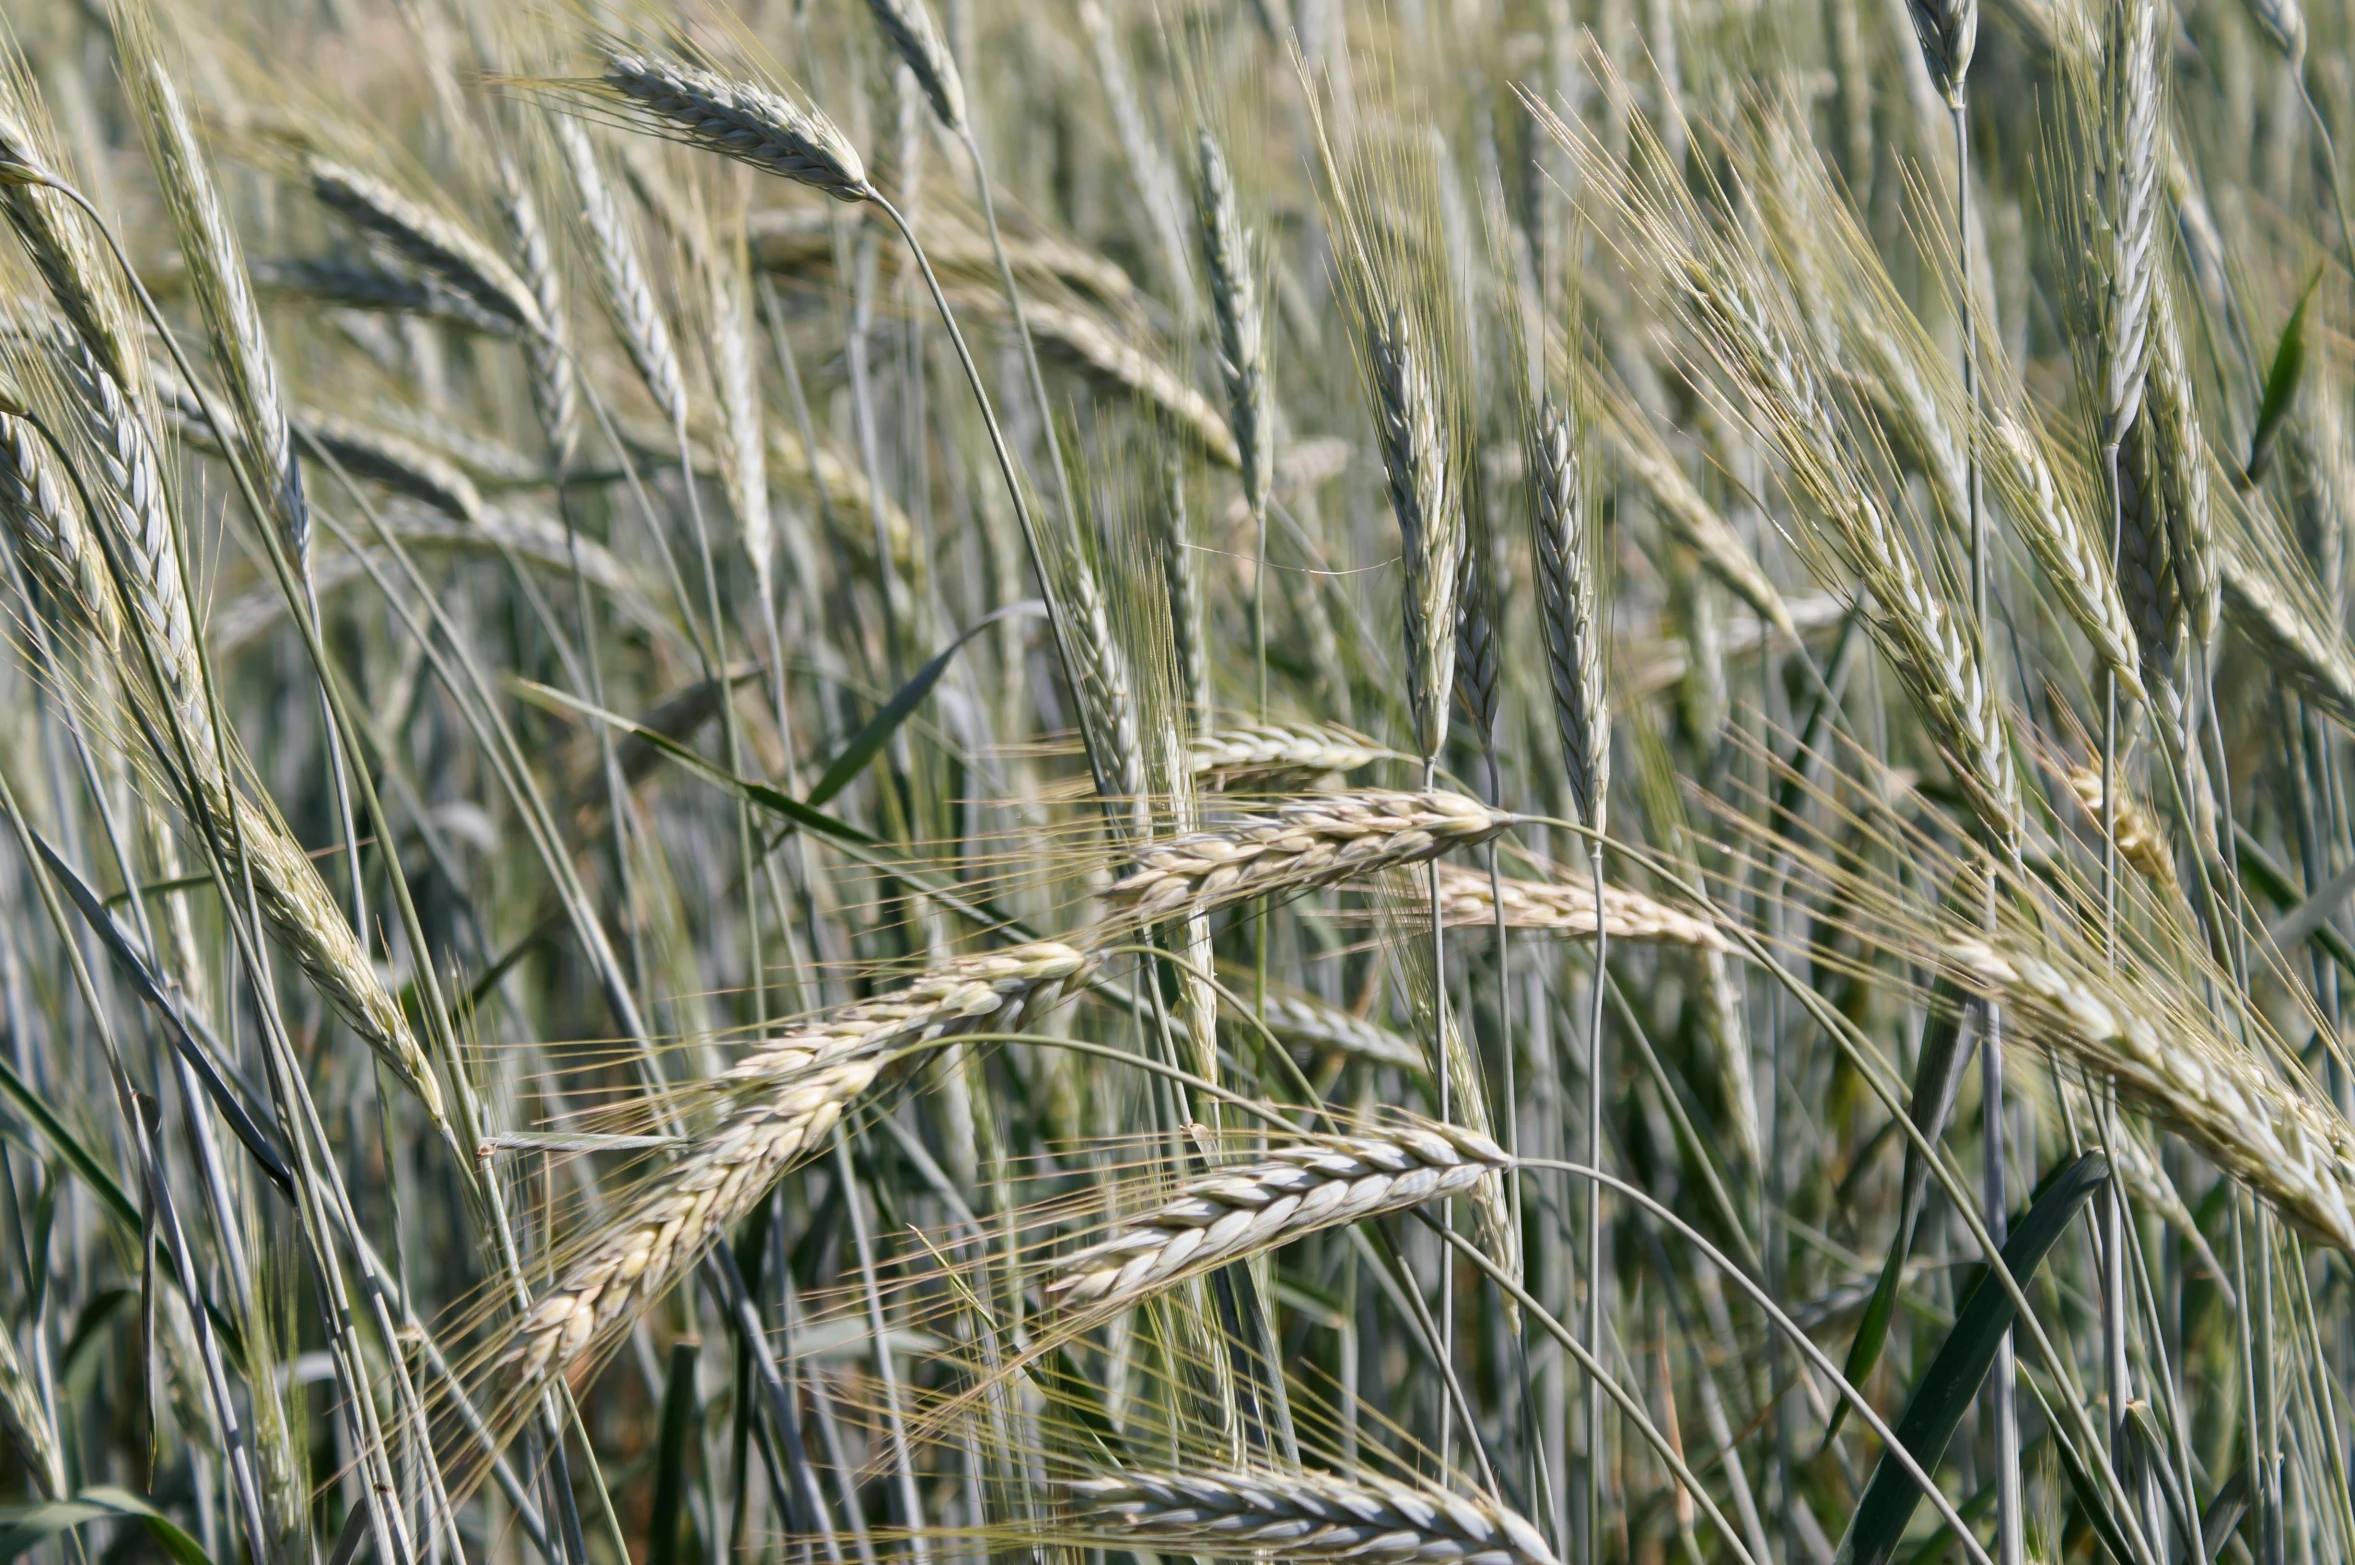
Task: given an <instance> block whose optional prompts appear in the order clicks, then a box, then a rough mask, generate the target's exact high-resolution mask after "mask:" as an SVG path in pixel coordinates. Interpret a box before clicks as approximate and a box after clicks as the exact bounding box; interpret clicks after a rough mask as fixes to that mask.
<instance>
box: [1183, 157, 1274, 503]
mask: <svg viewBox="0 0 2355 1565" xmlns="http://www.w3.org/2000/svg"><path fill="white" fill-rule="evenodd" d="M1194 145H1195V163H1196V165H1197V169H1198V173H1199V178H1198V181H1197V183H1196V186H1195V199H1194V209H1195V212H1194V215H1195V226H1196V228H1197V229H1198V230H1199V231H1200V234H1201V240H1202V266H1203V270H1204V271H1206V272H1208V273H1209V274H1210V308H1211V313H1212V314H1213V315H1214V316H1216V317H1217V319H1218V355H1219V364H1218V369H1219V374H1220V376H1221V377H1222V378H1223V379H1224V380H1225V381H1226V387H1227V416H1228V418H1229V419H1230V420H1231V421H1232V423H1233V425H1234V434H1235V452H1236V460H1235V466H1236V468H1237V470H1238V471H1239V472H1241V474H1242V475H1243V500H1244V504H1245V505H1246V506H1248V507H1249V508H1250V509H1251V510H1252V511H1254V512H1256V511H1258V509H1259V508H1260V507H1262V506H1264V505H1266V504H1267V500H1268V495H1269V493H1270V491H1271V490H1273V488H1274V486H1275V478H1276V465H1275V442H1274V439H1273V438H1272V437H1273V433H1274V432H1273V430H1271V429H1270V428H1269V424H1268V392H1267V339H1266V333H1265V329H1264V322H1263V321H1262V320H1261V318H1260V305H1259V290H1258V287H1257V285H1256V284H1255V283H1254V282H1253V280H1252V273H1251V235H1250V234H1249V232H1248V231H1246V230H1245V229H1244V227H1243V217H1242V214H1241V212H1240V211H1238V210H1237V208H1236V204H1235V180H1234V176H1233V175H1232V174H1231V173H1230V172H1228V169H1227V160H1226V154H1225V153H1224V152H1222V151H1220V150H1219V145H1218V139H1217V138H1216V137H1214V136H1213V135H1211V134H1210V132H1208V131H1203V132H1202V133H1201V134H1200V135H1199V136H1197V137H1196V138H1195V144H1194Z"/></svg>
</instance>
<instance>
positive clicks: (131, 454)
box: [58, 344, 212, 735]
mask: <svg viewBox="0 0 2355 1565" xmlns="http://www.w3.org/2000/svg"><path fill="white" fill-rule="evenodd" d="M60 347H61V351H60V353H59V354H58V363H59V365H60V367H61V368H62V370H63V372H64V375H65V381H66V387H67V391H68V393H69V395H70V396H71V397H72V400H73V403H74V407H75V411H76V412H77V413H78V414H79V415H80V417H81V419H82V422H83V428H84V430H85V432H86V433H87V434H88V436H89V439H88V442H87V444H88V449H89V450H90V452H91V453H92V454H93V455H94V456H95V457H96V458H97V462H96V471H95V473H94V474H93V475H92V476H93V477H94V478H95V479H96V482H95V483H93V484H92V485H91V490H92V493H91V503H92V504H94V505H96V506H97V507H98V511H99V514H98V515H97V516H95V517H92V518H91V519H90V520H91V522H92V524H93V525H94V526H95V527H98V528H101V529H104V530H105V532H106V534H107V535H108V536H109V537H111V538H112V539H113V541H114V544H115V546H116V548H118V549H120V550H121V551H122V554H123V558H124V562H125V565H126V566H127V568H128V570H129V572H130V580H128V581H127V582H125V583H124V584H123V586H124V593H125V597H126V606H127V607H128V608H129V610H130V611H131V613H132V614H134V615H136V616H137V617H138V619H139V621H140V623H141V624H142V625H143V626H144V627H145V630H146V632H147V634H148V636H149V637H150V638H152V642H153V645H154V647H155V651H156V656H157V659H158V660H159V667H158V670H157V673H158V675H159V677H160V678H161V679H162V681H163V687H164V688H163V690H162V692H161V694H162V695H163V698H164V700H165V702H166V703H167V704H168V705H169V706H170V708H171V710H172V711H173V713H174V714H175V715H176V717H177V719H178V720H179V721H180V722H181V724H182V725H183V726H184V728H185V729H186V731H187V732H189V733H191V734H200V735H201V734H208V733H210V732H211V731H212V729H211V721H210V717H211V714H210V713H209V712H208V711H207V709H206V705H205V699H204V680H203V674H202V670H201V669H200V668H199V666H198V662H197V651H196V630H195V626H194V624H193V622H192V621H191V620H190V618H189V612H188V591H187V588H186V586H185V585H184V584H183V582H182V580H181V576H180V555H179V551H178V549H177V547H176V546H175V544H174V538H173V527H172V517H171V512H170V510H169V509H168V507H167V505H166V503H165V499H164V484H163V470H162V466H161V464H160V463H159V462H158V461H157V459H156V452H155V445H154V442H153V440H152V439H151V438H150V436H149V434H148V431H147V424H146V422H145V420H143V419H141V418H140V416H139V414H138V412H137V410H136V409H135V408H134V407H133V406H132V403H131V400H130V398H129V396H128V395H127V394H126V393H125V392H124V390H123V387H122V383H121V382H120V381H118V380H116V379H115V377H114V376H113V375H112V374H111V373H110V372H109V371H108V370H107V369H106V367H105V366H104V365H103V364H102V363H101V362H100V361H99V359H98V357H97V355H95V354H94V353H92V352H91V351H90V350H89V349H88V347H87V346H86V345H81V344H61V345H60Z"/></svg>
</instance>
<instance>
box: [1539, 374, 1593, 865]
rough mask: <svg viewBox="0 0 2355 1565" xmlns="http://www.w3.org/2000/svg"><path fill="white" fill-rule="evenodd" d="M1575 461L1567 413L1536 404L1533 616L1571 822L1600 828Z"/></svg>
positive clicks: (1588, 604) (1589, 585)
mask: <svg viewBox="0 0 2355 1565" xmlns="http://www.w3.org/2000/svg"><path fill="white" fill-rule="evenodd" d="M1579 465H1580V464H1579V460H1578V442H1577V438H1576V432H1575V431H1574V430H1573V429H1572V428H1571V423H1570V418H1569V415H1568V414H1567V413H1565V412H1564V411H1563V410H1562V409H1560V408H1558V407H1551V406H1549V407H1546V408H1543V409H1540V410H1539V412H1538V415H1537V421H1536V426H1535V427H1534V428H1533V429H1532V430H1531V432H1530V446H1529V508H1530V525H1531V530H1532V535H1533V541H1534V551H1533V552H1534V553H1535V555H1536V558H1537V591H1538V617H1539V619H1540V621H1541V622H1542V623H1543V625H1544V628H1545V652H1546V672H1547V675H1548V678H1549V681H1550V683H1551V686H1552V689H1553V696H1554V726H1555V728H1556V730H1557V731H1558V732H1559V734H1560V736H1561V741H1562V763H1563V766H1564V768H1565V769H1566V770H1567V772H1568V774H1569V780H1570V793H1571V797H1572V799H1573V800H1574V801H1575V803H1576V805H1577V808H1578V817H1579V819H1580V820H1581V821H1582V822H1584V823H1585V824H1586V825H1587V826H1589V827H1591V828H1593V829H1594V830H1596V831H1601V830H1603V829H1604V821H1605V814H1606V811H1607V808H1608V806H1609V803H1610V792H1611V715H1610V709H1609V707H1608V705H1607V704H1606V703H1605V701H1604V698H1603V649H1602V641H1601V637H1602V627H1601V626H1600V624H1598V623H1597V620H1596V616H1595V591H1594V566H1593V562H1592V561H1591V560H1590V559H1589V557H1588V551H1589V549H1590V547H1591V545H1590V544H1589V543H1588V540H1587V530H1586V494H1585V491H1584V488H1583V480H1582V479H1581V476H1580V473H1579Z"/></svg>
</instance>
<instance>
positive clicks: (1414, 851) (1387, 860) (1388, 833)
mask: <svg viewBox="0 0 2355 1565" xmlns="http://www.w3.org/2000/svg"><path fill="white" fill-rule="evenodd" d="M1513 819H1514V817H1512V816H1510V815H1507V814H1505V813H1504V812H1502V811H1499V810H1492V809H1490V808H1489V807H1488V806H1487V805H1485V804H1482V803H1480V802H1479V801H1478V800H1477V799H1469V798H1466V797H1465V796H1464V795H1462V794H1460V793H1450V792H1448V791H1446V790H1445V789H1439V788H1426V789H1424V790H1423V791H1421V792H1419V793H1387V792H1360V793H1337V794H1329V795H1324V796H1320V797H1317V798H1313V799H1303V800H1300V801H1299V802H1297V803H1293V804H1287V805H1285V806H1283V807H1282V808H1281V809H1279V810H1276V811H1274V812H1272V813H1269V814H1265V815H1248V816H1245V817H1243V818H1242V819H1241V820H1238V821H1235V822H1232V823H1231V824H1228V825H1224V826H1221V827H1219V828H1217V829H1215V830H1211V831H1200V832H1193V833H1190V834H1188V835H1186V836H1182V837H1178V838H1175V839H1173V840H1171V841H1168V842H1159V843H1154V844H1152V845H1151V846H1149V847H1147V848H1145V849H1144V850H1143V851H1141V852H1140V853H1138V855H1137V857H1136V864H1135V867H1134V868H1133V869H1132V870H1131V871H1130V872H1129V873H1128V874H1127V875H1126V876H1124V877H1123V878H1122V879H1120V880H1119V881H1117V882H1115V883H1114V884H1113V886H1112V888H1111V889H1110V890H1109V891H1108V892H1106V893H1105V896H1106V898H1107V900H1109V901H1110V902H1111V903H1112V905H1113V906H1114V907H1116V908H1119V909H1121V910H1123V911H1124V912H1126V913H1127V914H1129V915H1130V916H1131V917H1133V918H1135V919H1136V920H1137V921H1139V922H1141V923H1159V922H1161V921H1162V920H1164V919H1168V918H1172V917H1176V916H1179V915H1180V914H1181V913H1207V912H1209V911H1211V910H1213V909H1215V908H1221V907H1227V906H1230V905H1232V904H1233V903H1236V902H1242V901H1248V900H1249V899H1251V898H1253V897H1261V896H1265V897H1282V896H1286V895H1289V894H1291V893H1294V892H1298V891H1305V890H1308V889H1310V888H1311V887H1315V886H1329V885H1333V884H1336V883H1337V882H1340V881H1343V880H1349V879H1354V878H1356V877H1357V876H1360V875H1368V874H1372V873H1373V872H1375V871H1376V870H1383V869H1392V868H1396V867H1398V866H1400V865H1405V864H1420V863H1423V862H1424V861H1426V860H1428V859H1432V858H1436V857H1437V856H1438V855H1440V854H1442V853H1446V852H1448V851H1450V850H1451V849H1455V848H1460V847H1470V846H1474V845H1476V844H1479V843H1482V842H1486V841H1487V840H1488V839H1489V838H1491V837H1493V836H1495V835H1496V834H1497V833H1498V832H1501V831H1503V830H1504V829H1505V828H1506V827H1507V826H1509V825H1511V824H1512V823H1513Z"/></svg>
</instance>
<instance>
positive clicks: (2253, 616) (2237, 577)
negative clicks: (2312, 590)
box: [2218, 550, 2355, 723]
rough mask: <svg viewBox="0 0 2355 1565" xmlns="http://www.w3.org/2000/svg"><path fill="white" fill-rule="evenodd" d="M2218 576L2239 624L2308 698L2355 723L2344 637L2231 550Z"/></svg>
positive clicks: (2354, 677) (2353, 677) (2354, 671)
mask: <svg viewBox="0 0 2355 1565" xmlns="http://www.w3.org/2000/svg"><path fill="white" fill-rule="evenodd" d="M2221 563H2222V566H2223V569H2222V570H2221V571H2219V572H2218V580H2219V583H2220V584H2221V586H2222V588H2223V593H2224V605H2225V609H2226V611H2227V613H2228V614H2229V616H2230V618H2231V620H2232V623H2233V626H2234V628H2235V629H2237V630H2238V631H2240V633H2241V634H2242V635H2244V636H2246V637H2248V638H2249V641H2250V644H2251V645H2253V646H2255V647H2256V648H2257V650H2258V651H2259V652H2260V653H2262V654H2263V655H2264V657H2265V660H2266V661H2267V662H2269V663H2271V664H2272V665H2273V667H2274V668H2275V670H2276V671H2277V672H2279V673H2281V674H2282V675H2283V676H2285V677H2286V678H2288V679H2289V680H2290V681H2291V682H2292V683H2294V684H2295V685H2296V686H2297V687H2298V689H2299V690H2300V692H2302V693H2303V694H2304V695H2305V696H2306V698H2307V699H2308V700H2310V701H2312V702H2314V703H2315V704H2316V705H2317V706H2319V707H2321V708H2322V709H2323V710H2325V711H2327V712H2329V713H2330V714H2331V715H2332V716H2334V717H2336V718H2337V719H2338V720H2339V721H2340V722H2342V723H2355V653H2350V652H2349V650H2348V648H2347V645H2346V640H2345V638H2344V637H2343V636H2341V635H2338V634H2335V633H2333V632H2332V631H2331V630H2330V629H2328V628H2326V627H2325V626H2323V625H2320V624H2317V623H2316V622H2314V621H2313V620H2312V619H2310V618H2309V617H2308V616H2307V615H2306V614H2305V613H2304V612H2303V611H2301V610H2300V608H2299V607H2298V605H2297V601H2296V600H2295V599H2294V598H2293V597H2292V596H2291V595H2290V594H2289V593H2288V592H2285V591H2284V590H2283V589H2282V588H2281V587H2280V586H2279V585H2277V584H2276V583H2275V581H2274V580H2273V579H2272V577H2271V575H2270V574H2269V572H2268V571H2267V570H2266V569H2265V568H2264V567H2263V566H2262V565H2260V564H2259V563H2258V562H2257V561H2255V560H2254V559H2252V558H2249V557H2244V556H2243V555H2242V554H2241V553H2240V552H2239V551H2237V550H2233V551H2227V552H2226V553H2225V555H2224V557H2223V560H2222V562H2221Z"/></svg>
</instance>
